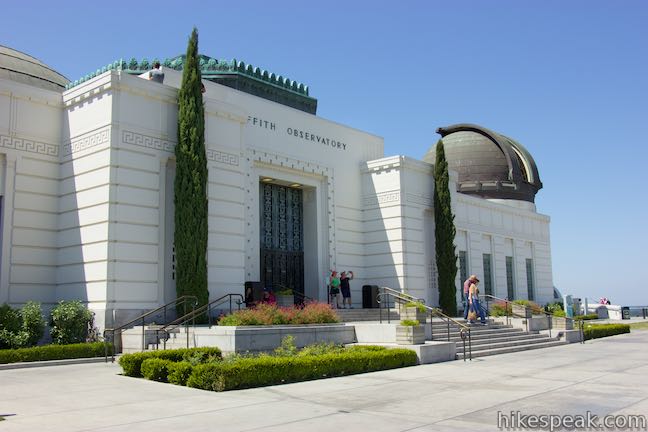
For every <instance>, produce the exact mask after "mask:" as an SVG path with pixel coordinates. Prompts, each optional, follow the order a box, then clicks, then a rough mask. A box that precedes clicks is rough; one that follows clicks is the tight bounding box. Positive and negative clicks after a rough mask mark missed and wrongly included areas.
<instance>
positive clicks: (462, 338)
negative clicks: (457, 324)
mask: <svg viewBox="0 0 648 432" xmlns="http://www.w3.org/2000/svg"><path fill="white" fill-rule="evenodd" d="M461 341H462V342H463V361H466V334H465V333H464V330H463V329H462V330H461Z"/></svg>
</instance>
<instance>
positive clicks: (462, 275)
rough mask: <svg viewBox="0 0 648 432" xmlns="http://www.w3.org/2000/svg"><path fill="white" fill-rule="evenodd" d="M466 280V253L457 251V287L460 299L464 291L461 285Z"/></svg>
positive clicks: (462, 297)
mask: <svg viewBox="0 0 648 432" xmlns="http://www.w3.org/2000/svg"><path fill="white" fill-rule="evenodd" d="M466 279H468V258H467V256H466V251H462V250H460V251H459V285H460V286H461V288H460V289H459V291H461V299H462V300H463V299H464V290H463V283H464V282H465V281H466Z"/></svg>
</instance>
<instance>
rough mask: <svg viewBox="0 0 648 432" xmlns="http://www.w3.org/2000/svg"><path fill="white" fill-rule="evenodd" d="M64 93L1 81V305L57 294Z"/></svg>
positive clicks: (49, 300)
mask: <svg viewBox="0 0 648 432" xmlns="http://www.w3.org/2000/svg"><path fill="white" fill-rule="evenodd" d="M62 117H63V115H62V103H61V95H60V94H59V93H56V92H54V91H49V90H42V89H38V88H35V87H32V86H28V85H24V84H21V83H17V82H13V81H9V80H4V79H0V166H1V168H0V176H1V177H2V178H0V195H2V201H3V208H2V215H1V216H0V218H1V220H2V225H3V227H2V232H1V233H0V237H1V238H2V248H1V251H0V255H1V258H0V259H1V262H0V303H4V302H9V303H12V304H15V305H20V304H21V303H24V302H26V301H29V300H36V301H39V302H42V303H44V306H45V307H48V306H50V305H51V304H52V303H53V302H55V301H56V300H57V297H56V268H57V231H58V227H57V214H58V178H59V170H58V160H59V154H60V152H61V145H60V144H61V125H62V124H63V121H62Z"/></svg>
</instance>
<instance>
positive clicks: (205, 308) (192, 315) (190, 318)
mask: <svg viewBox="0 0 648 432" xmlns="http://www.w3.org/2000/svg"><path fill="white" fill-rule="evenodd" d="M233 297H240V299H239V300H237V301H236V302H235V304H236V305H237V306H238V309H239V310H240V309H241V305H242V304H245V299H244V298H243V295H241V294H231V293H230V294H225V295H223V296H221V297H219V298H217V299H216V300H212V301H211V302H209V303H207V304H204V305H202V306H200V307H199V308H197V309H194V310H192V311H191V312H189V313H188V314H185V315H183V316H181V317H180V318H177V319H175V320H174V321H172V322H170V323H169V324H166V325H164V326H162V327H160V328H158V329H156V330H155V341H156V343H155V348H156V349H159V348H160V333H161V332H164V333H165V334H168V333H169V332H171V331H173V330H175V329H177V328H179V327H181V326H183V325H184V326H185V333H186V334H187V348H189V322H191V326H192V328H193V330H194V333H195V330H196V318H197V317H199V316H201V315H202V314H203V313H206V314H207V322H208V324H209V325H210V326H211V325H212V323H211V310H212V309H213V308H215V307H216V306H220V305H221V304H223V303H225V302H227V301H229V312H230V313H232V311H233V310H234V309H233V307H232V298H233ZM167 339H168V338H167V337H165V338H164V344H163V348H164V349H166V341H167Z"/></svg>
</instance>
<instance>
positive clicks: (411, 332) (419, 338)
mask: <svg viewBox="0 0 648 432" xmlns="http://www.w3.org/2000/svg"><path fill="white" fill-rule="evenodd" d="M396 343H397V344H400V345H414V344H422V343H425V328H424V327H423V326H422V325H418V326H403V325H398V326H396Z"/></svg>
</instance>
